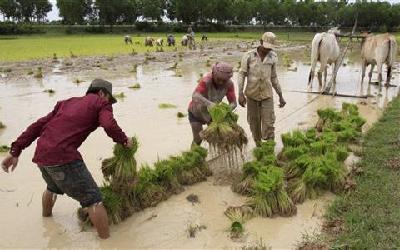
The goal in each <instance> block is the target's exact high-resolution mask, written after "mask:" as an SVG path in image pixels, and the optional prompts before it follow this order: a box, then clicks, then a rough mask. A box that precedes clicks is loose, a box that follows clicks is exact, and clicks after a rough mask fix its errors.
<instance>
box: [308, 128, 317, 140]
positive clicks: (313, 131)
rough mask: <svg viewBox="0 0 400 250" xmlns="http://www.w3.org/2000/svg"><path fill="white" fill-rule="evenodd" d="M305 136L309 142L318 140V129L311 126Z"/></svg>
mask: <svg viewBox="0 0 400 250" xmlns="http://www.w3.org/2000/svg"><path fill="white" fill-rule="evenodd" d="M305 136H306V138H307V142H308V143H311V142H314V141H316V140H317V130H316V129H315V128H310V129H308V130H307V131H306V133H305Z"/></svg>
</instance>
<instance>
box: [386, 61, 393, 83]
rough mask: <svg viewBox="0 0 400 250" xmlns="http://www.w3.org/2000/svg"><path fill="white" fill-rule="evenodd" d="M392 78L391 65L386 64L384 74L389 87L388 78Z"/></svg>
mask: <svg viewBox="0 0 400 250" xmlns="http://www.w3.org/2000/svg"><path fill="white" fill-rule="evenodd" d="M391 79H392V66H391V65H388V66H387V74H386V86H387V87H389V85H390V80H391Z"/></svg>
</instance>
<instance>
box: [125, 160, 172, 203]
mask: <svg viewBox="0 0 400 250" xmlns="http://www.w3.org/2000/svg"><path fill="white" fill-rule="evenodd" d="M132 193H133V197H134V198H133V205H134V206H135V207H137V208H138V209H144V208H147V207H154V206H156V205H157V204H158V203H160V202H161V201H163V200H165V199H167V198H168V195H167V191H166V188H165V187H163V186H161V184H160V183H159V182H158V180H157V173H156V171H155V170H154V169H152V168H150V167H149V166H142V167H141V168H140V170H139V172H138V182H137V184H136V186H135V187H134V188H133V189H132Z"/></svg>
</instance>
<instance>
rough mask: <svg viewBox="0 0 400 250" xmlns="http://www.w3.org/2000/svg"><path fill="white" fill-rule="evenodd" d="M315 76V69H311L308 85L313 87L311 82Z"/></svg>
mask: <svg viewBox="0 0 400 250" xmlns="http://www.w3.org/2000/svg"><path fill="white" fill-rule="evenodd" d="M313 78H314V71H312V70H311V71H310V74H309V75H308V87H312V85H311V82H312V80H313Z"/></svg>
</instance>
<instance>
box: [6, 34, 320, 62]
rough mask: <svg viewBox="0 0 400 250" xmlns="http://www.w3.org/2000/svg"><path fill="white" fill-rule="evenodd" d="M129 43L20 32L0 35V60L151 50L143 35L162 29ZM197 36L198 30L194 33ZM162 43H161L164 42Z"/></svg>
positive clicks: (224, 37)
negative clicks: (146, 45)
mask: <svg viewBox="0 0 400 250" xmlns="http://www.w3.org/2000/svg"><path fill="white" fill-rule="evenodd" d="M276 34H277V36H278V38H279V39H280V40H281V41H282V42H285V41H287V40H288V39H289V40H290V41H297V42H298V41H304V42H306V41H310V40H311V39H312V36H313V33H305V32H304V33H303V32H296V33H290V34H289V35H288V33H285V32H281V33H279V32H278V33H276ZM130 35H131V36H132V42H133V45H125V43H124V39H123V37H124V35H123V34H105V35H91V34H82V35H65V34H45V35H22V36H0V61H3V62H4V61H27V60H34V59H43V58H53V57H54V55H56V56H57V58H62V57H73V56H91V55H110V56H111V55H119V54H129V53H132V52H135V53H143V52H148V51H149V52H154V51H156V47H145V46H144V39H145V37H146V36H151V37H154V38H164V43H166V35H167V34H165V33H148V34H145V33H138V34H130ZM174 35H175V38H176V44H177V47H178V49H181V48H182V47H181V45H180V40H181V37H182V36H183V35H184V34H182V33H177V34H174ZM207 35H208V38H209V41H211V42H212V41H229V40H248V41H249V40H250V41H252V40H258V39H259V38H260V36H261V34H260V33H259V32H240V33H228V32H226V33H209V34H207ZM196 36H197V40H199V39H200V36H201V33H200V32H199V33H197V34H196ZM164 45H165V44H164ZM173 50H175V48H174V47H168V46H164V51H166V52H167V51H173Z"/></svg>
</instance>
